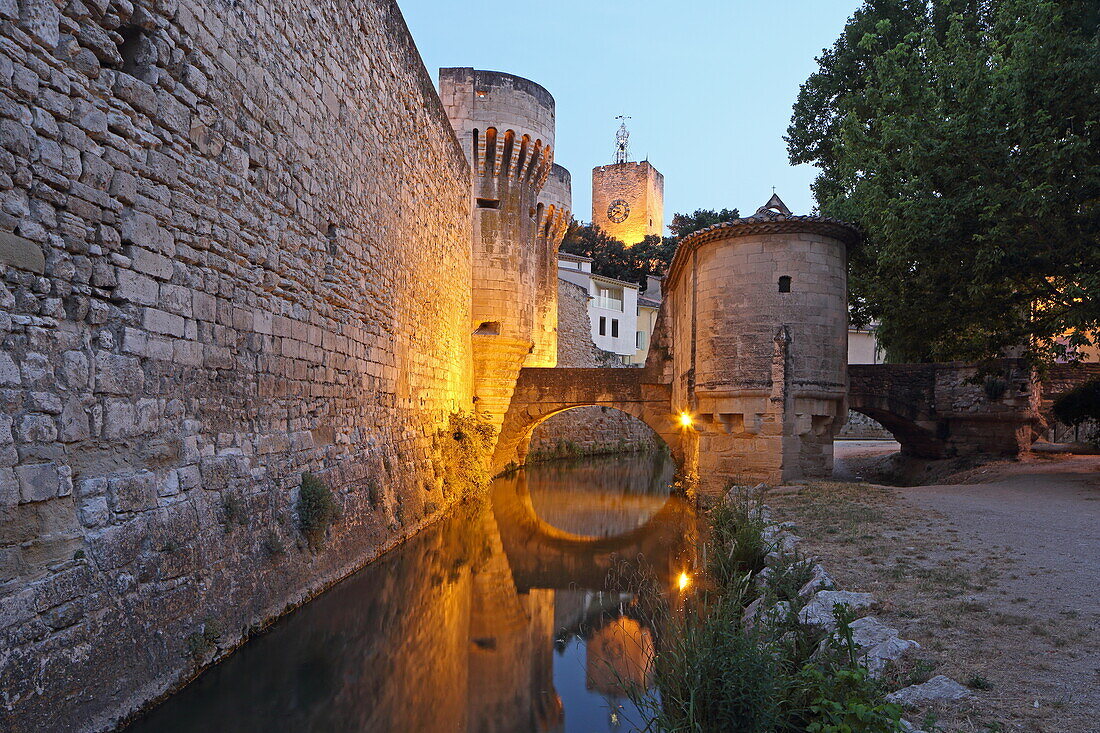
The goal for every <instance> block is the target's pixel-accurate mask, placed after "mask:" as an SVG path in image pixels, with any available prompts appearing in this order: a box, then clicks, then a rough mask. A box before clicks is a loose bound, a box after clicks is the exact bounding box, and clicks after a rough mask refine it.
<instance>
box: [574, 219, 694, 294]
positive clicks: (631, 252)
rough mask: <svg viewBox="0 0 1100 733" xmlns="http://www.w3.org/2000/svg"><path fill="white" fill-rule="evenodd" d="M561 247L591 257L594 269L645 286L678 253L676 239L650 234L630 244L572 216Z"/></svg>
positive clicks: (662, 272)
mask: <svg viewBox="0 0 1100 733" xmlns="http://www.w3.org/2000/svg"><path fill="white" fill-rule="evenodd" d="M561 251H562V252H568V253H570V254H575V255H581V256H583V257H591V258H592V271H593V272H595V273H596V274H597V275H603V276H604V277H613V278H615V279H616V280H623V281H625V282H632V283H638V284H639V285H641V286H643V287H644V286H645V283H646V276H647V275H661V274H664V272H665V270H667V269H668V265H669V263H670V262H672V256H673V254H675V253H676V243H675V241H673V240H672V239H669V238H667V237H658V236H656V235H653V234H651V235H649V236H647V237H646V238H645V239H643V240H642V241H641V242H639V243H637V244H635V245H634V246H633V247H627V246H626V245H625V244H623V243H622V242H620V241H619V240H618V239H615V238H614V237H612V236H610V235H609V234H607V232H605V231H603V230H602V229H600V227H599V226H598V225H596V224H582V223H579V222H577V221H576V220H573V221H571V222H570V223H569V228H568V229H567V230H566V232H565V238H564V239H563V240H562V243H561Z"/></svg>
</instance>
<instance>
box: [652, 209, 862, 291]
mask: <svg viewBox="0 0 1100 733" xmlns="http://www.w3.org/2000/svg"><path fill="white" fill-rule="evenodd" d="M787 233H791V234H797V233H806V234H820V235H823V236H826V237H831V238H833V239H836V240H838V241H840V242H843V243H844V244H846V245H848V246H849V247H852V246H855V245H857V244H859V242H860V239H861V237H862V235H861V234H860V231H859V229H858V228H857V227H856V225H855V224H849V223H848V222H846V221H841V220H840V219H832V218H829V217H826V216H783V215H776V216H761V215H760V214H759V213H758V214H757V215H755V216H749V217H744V218H741V219H734V220H733V221H724V222H720V223H718V224H712V225H711V226H709V227H707V228H706V229H700V230H699V231H697V232H692V233H691V234H689V235H687V236H686V237H684V238H683V239H681V240H680V244H679V245H677V247H676V254H675V255H673V257H672V264H670V265H669V267H668V271H667V273H666V275H665V279H664V281H663V282H662V283H661V292H662V293H667V292H668V290H669V288H671V287H672V285H673V283H675V282H676V280H677V279H678V278H679V276H680V272H681V271H682V270H683V269H684V267H685V266H686V265H685V263H686V262H687V261H688V260H689V259H690V257H691V254H692V253H693V252H694V251H695V250H696V249H698V248H699V247H700V246H701V245H703V244H707V243H708V242H715V241H718V240H721V239H735V238H737V237H747V236H752V235H757V234H787Z"/></svg>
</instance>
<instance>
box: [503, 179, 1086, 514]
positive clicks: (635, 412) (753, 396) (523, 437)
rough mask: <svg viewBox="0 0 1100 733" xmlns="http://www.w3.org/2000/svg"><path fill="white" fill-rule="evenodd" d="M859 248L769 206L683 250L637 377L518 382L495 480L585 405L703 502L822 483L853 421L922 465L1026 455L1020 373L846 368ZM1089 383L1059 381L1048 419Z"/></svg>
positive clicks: (1051, 385) (565, 374)
mask: <svg viewBox="0 0 1100 733" xmlns="http://www.w3.org/2000/svg"><path fill="white" fill-rule="evenodd" d="M856 241H858V234H857V233H856V232H855V230H854V229H852V228H851V227H849V226H848V225H846V224H843V223H842V222H837V221H834V220H831V219H827V218H823V217H816V216H793V215H791V214H790V212H789V211H788V210H787V209H786V207H785V206H784V205H783V203H782V201H779V199H778V198H776V197H773V198H772V200H771V201H769V202H768V204H766V205H765V206H764V207H761V208H760V209H759V210H758V211H757V212H756V214H755V215H754V216H752V217H748V218H745V219H738V220H736V221H733V222H727V223H723V224H718V225H715V226H713V227H710V228H708V229H704V230H701V231H699V232H695V233H694V234H692V235H689V236H688V237H685V238H684V239H683V241H681V243H680V245H679V248H678V249H677V252H676V256H675V257H674V259H673V261H672V264H671V266H670V268H669V273H668V276H667V277H666V279H665V281H664V285H663V292H664V301H663V304H662V306H661V311H660V314H659V316H658V320H657V324H656V326H655V328H654V333H653V336H652V340H651V344H650V350H649V356H648V358H647V361H646V364H645V366H644V368H642V369H555V368H524V369H522V370H521V371H520V373H519V377H518V380H517V381H516V382H515V388H514V391H513V393H512V395H511V399H510V401H509V402H508V403H507V404H508V407H507V410H506V412H505V413H504V414H503V415H497V416H496V419H497V420H498V423H497V424H500V425H501V432H500V437H499V439H498V444H497V446H496V450H495V454H494V458H493V464H494V469H495V470H497V471H499V470H501V469H503V468H504V467H505V466H506V465H508V464H509V463H510V462H513V461H515V462H522V461H523V459H524V457H525V456H526V453H527V447H528V444H529V441H530V437H531V432H532V431H533V430H534V428H535V427H536V426H537V425H538V424H539V423H540V422H542V421H543V420H545V419H546V418H548V417H550V416H551V415H554V414H556V413H559V412H562V411H563V410H568V409H571V408H574V407H582V406H588V405H598V406H603V407H611V408H615V409H618V410H621V411H623V412H625V413H627V414H630V415H632V416H634V417H636V418H638V419H639V420H641V421H642V422H644V423H645V424H647V425H649V426H650V427H651V428H652V429H653V430H654V431H655V432H656V433H657V434H658V435H659V436H661V438H662V439H663V440H664V441H665V442H666V443H667V444H668V446H669V448H670V449H671V451H672V455H673V457H674V458H675V459H676V461H677V464H678V465H679V466H680V468H681V470H682V471H683V472H684V473H685V474H686V475H687V476H689V477H692V478H697V479H698V486H699V488H700V490H702V491H712V492H716V491H720V490H722V488H724V487H725V486H726V485H727V484H728V483H729V482H730V481H737V482H754V483H755V482H757V481H764V482H767V483H773V484H775V483H782V482H785V481H790V480H797V479H802V478H825V477H828V476H830V475H831V474H832V463H833V453H832V451H833V447H832V446H833V438H834V436H835V435H836V433H837V432H838V431H839V430H840V428H841V427H842V426H843V425H844V422H845V421H846V418H847V414H848V409H849V408H851V409H852V410H855V411H857V412H861V413H863V414H865V415H868V416H869V417H871V418H873V419H875V420H877V421H878V422H880V423H881V424H882V425H883V426H884V427H886V428H887V429H888V430H889V431H890V432H891V433H893V435H894V436H895V437H896V438H897V440H898V441H899V442H900V443H901V447H902V452H903V453H906V454H908V455H912V456H916V457H922V458H943V457H950V456H956V455H964V454H969V453H983V454H998V455H1015V454H1017V453H1019V452H1021V451H1025V450H1028V448H1029V447H1030V445H1031V443H1032V442H1033V441H1034V440H1035V438H1036V437H1037V435H1038V434H1039V431H1040V429H1041V428H1042V427H1043V426H1044V424H1045V420H1044V417H1043V410H1044V402H1043V399H1044V383H1043V381H1042V380H1040V379H1037V378H1036V377H1035V376H1034V375H1033V374H1032V372H1031V370H1030V369H1029V368H1028V366H1027V365H1026V364H1024V363H1023V362H1022V361H1019V360H1012V359H1005V360H1002V361H1000V362H998V363H995V364H992V365H986V368H985V369H984V370H979V368H978V367H976V366H974V365H968V364H963V363H942V364H876V365H851V366H849V365H848V364H847V322H848V319H847V288H846V286H847V283H846V278H845V273H846V258H847V247H848V246H850V245H852V244H853V243H855V242H856ZM1089 373H1090V372H1089V371H1088V369H1085V370H1080V369H1078V370H1069V371H1067V370H1066V369H1065V368H1056V369H1054V370H1052V372H1051V373H1050V374H1048V377H1047V384H1046V387H1045V389H1046V392H1047V395H1046V397H1047V403H1046V405H1045V407H1046V408H1047V409H1049V401H1050V400H1049V397H1050V395H1051V394H1053V393H1054V392H1059V391H1064V389H1066V388H1068V387H1069V386H1071V385H1072V384H1074V383H1077V382H1079V381H1081V379H1082V378H1084V377H1087V376H1088V374H1089ZM1073 375H1078V376H1073Z"/></svg>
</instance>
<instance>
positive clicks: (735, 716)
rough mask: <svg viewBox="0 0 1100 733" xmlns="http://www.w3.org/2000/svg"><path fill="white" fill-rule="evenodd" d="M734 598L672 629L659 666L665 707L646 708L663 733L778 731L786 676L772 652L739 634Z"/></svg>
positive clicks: (677, 622)
mask: <svg viewBox="0 0 1100 733" xmlns="http://www.w3.org/2000/svg"><path fill="white" fill-rule="evenodd" d="M736 601H737V598H736V596H734V597H725V598H718V599H714V600H713V602H712V603H711V604H709V605H708V606H707V607H705V608H700V609H697V610H688V611H686V612H685V615H684V616H683V618H682V619H680V620H674V621H672V622H671V623H670V624H669V628H668V629H667V630H666V633H665V635H664V636H663V637H662V643H663V645H662V649H661V651H660V653H659V654H658V655H657V659H656V662H655V665H654V669H655V675H654V680H655V682H656V686H657V689H658V690H660V701H651V702H649V703H648V704H646V703H645V702H643V710H644V711H645V712H647V713H648V714H649V717H650V718H651V724H652V726H651V727H653V728H655V729H656V730H660V731H743V732H745V733H753V732H754V731H761V732H763V731H774V730H776V729H777V726H778V723H779V720H780V718H779V712H780V705H781V702H782V695H783V692H784V690H783V684H782V676H781V675H780V670H779V667H778V664H777V660H776V658H775V656H774V655H773V653H772V652H771V650H770V649H769V648H768V647H766V646H763V645H761V644H760V643H759V640H758V639H757V638H756V637H755V636H753V635H751V634H745V633H743V632H742V630H741V627H740V615H741V604H740V603H738V602H736Z"/></svg>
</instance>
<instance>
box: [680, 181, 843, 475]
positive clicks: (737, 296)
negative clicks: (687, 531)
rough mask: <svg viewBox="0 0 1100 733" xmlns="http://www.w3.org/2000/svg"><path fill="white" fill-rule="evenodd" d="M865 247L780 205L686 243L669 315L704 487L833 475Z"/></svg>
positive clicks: (683, 407)
mask: <svg viewBox="0 0 1100 733" xmlns="http://www.w3.org/2000/svg"><path fill="white" fill-rule="evenodd" d="M858 239H859V234H858V232H857V231H856V230H855V229H854V228H853V227H852V226H851V225H848V224H845V223H842V222H839V221H835V220H832V219H827V218H823V217H817V216H793V215H791V212H790V211H789V210H788V209H787V207H786V206H785V205H784V204H783V202H782V201H781V200H780V199H779V198H778V197H777V196H773V197H772V199H771V200H770V201H769V202H768V203H767V204H765V205H764V206H762V207H761V208H760V209H759V210H757V212H756V214H755V215H754V216H751V217H748V218H744V219H738V220H736V221H733V222H728V223H723V224H717V225H715V226H712V227H709V228H707V229H703V230H701V231H699V232H695V233H694V234H691V235H688V236H687V237H685V238H684V239H683V240H682V241H681V243H680V246H679V249H678V250H677V252H676V256H675V258H674V259H673V262H672V265H671V267H670V268H669V274H668V277H667V278H666V279H665V284H664V290H665V307H666V308H667V309H668V311H667V312H666V314H665V316H664V317H665V318H666V319H672V323H673V324H674V325H672V328H671V333H672V334H674V336H673V339H674V343H673V344H672V349H671V351H672V355H673V356H672V362H673V363H672V368H673V375H672V377H673V379H672V406H673V409H674V410H675V411H677V412H678V413H680V414H682V415H685V417H684V422H687V420H688V418H689V417H690V419H691V421H692V424H691V427H690V428H687V432H688V436H687V437H688V445H689V450H688V454H689V462H690V463H694V464H695V466H696V467H697V470H698V475H699V485H700V488H701V489H702V490H707V491H720V490H722V489H724V488H725V486H726V484H728V483H729V482H730V481H737V482H739V483H744V482H749V481H752V482H755V481H765V482H768V483H773V484H774V483H781V482H783V481H788V480H791V479H798V478H811V477H813V478H822V477H827V476H828V475H829V474H830V473H831V472H832V457H833V452H832V450H833V448H832V446H833V443H832V441H833V436H834V434H835V433H836V431H837V430H839V429H840V427H841V426H842V425H843V424H844V420H845V417H846V414H847V406H846V395H847V364H848V351H847V330H848V310H847V248H848V247H849V246H851V245H853V244H855V243H856V242H858Z"/></svg>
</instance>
